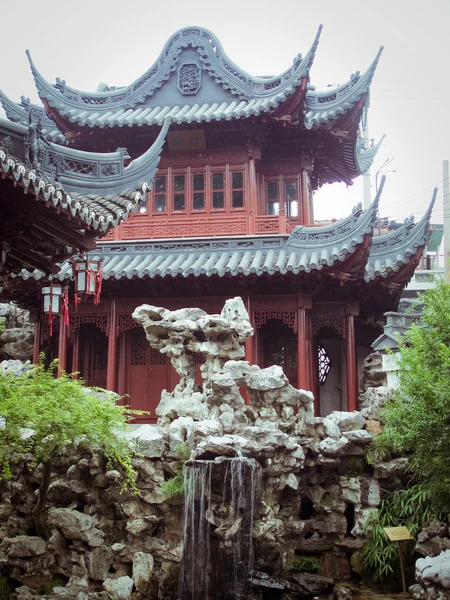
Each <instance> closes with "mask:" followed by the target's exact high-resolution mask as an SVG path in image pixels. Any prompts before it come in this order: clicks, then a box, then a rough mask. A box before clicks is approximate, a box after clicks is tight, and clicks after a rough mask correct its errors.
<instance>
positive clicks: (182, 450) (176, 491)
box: [161, 443, 191, 498]
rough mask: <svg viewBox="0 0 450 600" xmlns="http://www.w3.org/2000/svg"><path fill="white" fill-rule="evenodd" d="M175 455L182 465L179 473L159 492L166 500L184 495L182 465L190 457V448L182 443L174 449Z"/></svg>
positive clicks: (163, 485)
mask: <svg viewBox="0 0 450 600" xmlns="http://www.w3.org/2000/svg"><path fill="white" fill-rule="evenodd" d="M176 453H177V454H178V458H179V459H180V461H181V463H182V469H181V473H180V474H179V475H175V476H174V477H171V478H170V479H168V480H167V481H166V482H165V483H163V484H162V486H161V492H162V493H163V494H165V496H167V497H168V498H171V497H173V496H178V495H180V494H184V465H185V463H186V462H187V461H188V460H189V458H190V456H191V449H190V447H189V446H188V445H187V444H186V443H184V444H180V445H179V446H177V447H176Z"/></svg>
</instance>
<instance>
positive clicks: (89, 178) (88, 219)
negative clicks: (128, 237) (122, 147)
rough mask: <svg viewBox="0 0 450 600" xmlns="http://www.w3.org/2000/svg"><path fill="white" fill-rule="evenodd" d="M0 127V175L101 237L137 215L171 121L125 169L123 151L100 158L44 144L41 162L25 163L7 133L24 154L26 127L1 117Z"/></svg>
mask: <svg viewBox="0 0 450 600" xmlns="http://www.w3.org/2000/svg"><path fill="white" fill-rule="evenodd" d="M0 127H1V130H0V174H1V175H2V177H3V178H8V179H10V180H12V181H13V183H14V185H15V186H17V185H18V186H20V187H22V188H23V189H24V191H25V192H26V193H31V194H32V195H33V196H35V197H36V199H37V200H40V201H42V202H45V203H46V204H47V205H49V206H53V207H56V208H58V209H63V210H65V211H67V213H68V214H70V216H71V217H77V218H78V219H80V221H81V222H82V223H84V225H86V226H89V227H91V228H93V229H95V230H98V232H99V233H103V232H105V231H107V230H108V229H109V228H110V227H111V226H116V225H118V224H119V222H120V221H122V220H124V219H126V218H128V216H129V214H130V212H136V211H137V210H138V208H139V206H140V205H141V203H142V202H143V201H144V200H145V192H146V190H147V189H148V188H149V187H150V186H151V185H152V179H153V177H154V175H155V173H156V171H157V167H158V162H159V157H160V153H161V150H162V147H163V144H164V139H165V134H166V132H167V129H168V127H169V122H168V121H167V122H166V123H165V125H164V127H163V129H162V130H161V132H160V134H159V136H158V139H157V140H156V142H155V143H154V144H153V145H152V146H151V147H150V148H149V150H148V151H147V152H146V153H145V154H143V155H142V156H140V157H139V158H137V159H135V160H133V161H132V162H131V163H130V164H129V165H128V166H127V167H124V166H123V162H124V158H125V157H124V154H123V152H115V153H110V154H106V155H102V154H97V153H90V152H81V151H78V150H73V149H69V148H65V147H64V146H57V145H54V144H50V143H46V144H45V143H43V142H38V144H40V149H41V151H42V152H43V156H44V159H43V164H39V165H35V166H32V165H30V164H27V162H28V161H27V158H26V157H24V158H23V159H21V158H18V157H17V156H15V153H16V151H15V150H14V149H13V142H12V140H11V136H10V135H6V134H8V133H11V134H12V133H14V135H15V137H16V139H15V142H14V143H15V144H17V145H18V146H21V148H17V149H16V150H17V152H20V153H22V155H23V152H24V147H25V146H26V145H27V143H29V142H28V140H27V135H28V134H29V129H28V128H27V127H25V126H23V125H20V124H14V125H13V124H12V123H10V122H8V121H5V120H4V119H0ZM114 168H116V169H117V173H114ZM58 170H59V172H58ZM119 171H120V172H119ZM105 172H106V174H105ZM109 173H111V174H109ZM58 177H59V178H58ZM109 178H110V179H109ZM55 179H58V180H57V181H55Z"/></svg>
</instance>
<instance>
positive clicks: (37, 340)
mask: <svg viewBox="0 0 450 600" xmlns="http://www.w3.org/2000/svg"><path fill="white" fill-rule="evenodd" d="M40 349H41V319H40V317H39V315H36V321H35V323H34V338H33V364H34V365H37V363H38V362H39V351H40Z"/></svg>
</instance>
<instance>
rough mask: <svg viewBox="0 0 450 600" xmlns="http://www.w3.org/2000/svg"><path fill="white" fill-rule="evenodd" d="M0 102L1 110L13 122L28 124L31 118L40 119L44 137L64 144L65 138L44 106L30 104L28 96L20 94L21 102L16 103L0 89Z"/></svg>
mask: <svg viewBox="0 0 450 600" xmlns="http://www.w3.org/2000/svg"><path fill="white" fill-rule="evenodd" d="M0 103H1V105H2V106H3V110H4V111H5V114H6V116H7V118H8V119H9V120H10V121H12V122H13V123H20V124H21V125H24V126H28V123H29V121H30V114H31V119H32V120H33V121H41V123H42V125H43V130H42V133H43V135H44V136H45V138H46V139H47V140H49V141H51V142H55V143H56V144H65V143H66V141H67V140H66V138H65V137H64V135H63V134H62V133H61V131H60V130H59V129H58V126H57V125H56V123H55V121H53V119H51V118H50V117H49V116H48V115H47V113H46V112H45V108H44V107H43V106H40V105H38V104H32V103H31V102H30V100H29V98H24V97H23V96H22V98H21V103H20V104H17V103H16V102H13V101H12V100H11V99H10V98H8V96H7V95H6V94H4V93H3V92H2V90H0Z"/></svg>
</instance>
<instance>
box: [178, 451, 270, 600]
mask: <svg viewBox="0 0 450 600" xmlns="http://www.w3.org/2000/svg"><path fill="white" fill-rule="evenodd" d="M237 454H239V453H237ZM260 477H261V468H260V466H259V464H258V463H257V461H255V460H254V459H249V458H246V457H244V456H242V455H238V456H237V457H236V458H224V457H218V458H216V459H215V460H195V461H191V462H189V463H187V464H186V468H185V475H184V486H185V503H184V531H183V537H184V552H183V561H182V569H181V577H180V591H179V600H212V599H213V598H214V599H215V600H244V599H246V598H249V590H248V587H249V583H248V582H249V576H250V573H251V571H252V568H253V537H252V532H253V522H254V519H255V508H256V506H257V505H258V502H259V492H260Z"/></svg>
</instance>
